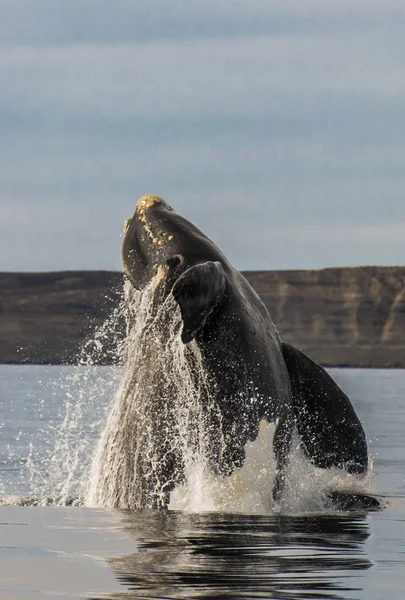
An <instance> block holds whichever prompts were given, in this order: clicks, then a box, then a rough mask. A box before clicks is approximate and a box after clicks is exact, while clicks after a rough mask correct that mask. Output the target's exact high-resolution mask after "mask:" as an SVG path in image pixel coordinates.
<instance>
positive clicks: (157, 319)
mask: <svg viewBox="0 0 405 600" xmlns="http://www.w3.org/2000/svg"><path fill="white" fill-rule="evenodd" d="M153 295H154V282H152V283H151V285H150V286H149V287H148V288H147V289H146V290H144V291H143V292H142V293H141V292H137V291H135V290H133V288H131V286H129V285H128V286H127V289H126V311H127V320H128V324H129V327H128V337H127V347H126V366H125V375H124V380H123V383H122V385H121V388H120V390H119V392H118V395H117V397H116V401H115V404H114V406H113V408H112V410H111V413H110V416H109V419H108V422H107V426H106V428H105V431H104V433H103V436H102V438H101V441H100V444H99V447H98V450H97V454H96V457H95V461H94V465H93V470H92V476H91V484H90V488H89V493H88V495H87V498H86V502H87V503H89V504H90V505H93V506H115V507H117V506H118V507H125V508H126V507H131V508H136V507H139V506H144V505H145V502H146V504H147V505H152V506H163V505H164V504H165V503H166V502H167V494H168V492H169V491H170V488H171V487H173V485H174V484H175V483H176V482H177V481H178V479H179V477H183V473H184V477H185V479H186V481H188V480H189V477H190V474H191V472H192V470H193V468H194V466H195V465H196V464H198V465H199V466H200V468H201V469H202V471H207V472H208V471H209V466H208V463H209V455H210V452H211V450H212V448H211V446H212V444H213V443H214V444H218V445H221V444H222V440H221V436H220V433H219V432H220V431H221V429H220V427H218V428H217V431H216V434H215V435H213V431H212V430H211V429H210V426H211V427H212V423H214V422H217V423H218V424H219V422H220V414H219V411H218V409H217V407H216V406H215V405H214V404H213V403H212V402H211V401H210V397H209V394H208V393H207V390H208V387H209V382H208V380H207V375H206V373H205V371H204V368H203V365H202V359H201V355H200V352H199V349H198V346H197V345H196V343H195V342H192V343H191V344H189V345H187V346H185V345H184V344H183V343H182V342H181V339H180V332H181V316H180V310H179V308H178V306H177V304H176V303H175V301H174V299H173V298H172V297H171V296H169V297H168V298H167V299H166V300H165V302H164V303H163V305H162V306H161V307H159V309H158V311H157V314H156V313H155V312H154V311H155V308H154V306H153ZM167 473H169V480H168V481H166V479H167V475H166V474H167Z"/></svg>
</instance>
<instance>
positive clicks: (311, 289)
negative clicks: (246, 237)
mask: <svg viewBox="0 0 405 600" xmlns="http://www.w3.org/2000/svg"><path fill="white" fill-rule="evenodd" d="M246 276H247V278H248V280H249V282H250V283H251V285H252V286H253V287H254V288H255V289H256V291H257V293H258V294H259V295H260V296H261V298H262V300H263V301H264V303H265V304H266V306H267V308H268V309H269V312H270V314H271V315H272V317H273V320H274V322H275V323H276V325H277V327H278V329H279V331H280V334H281V335H282V337H283V338H284V339H285V340H286V341H289V342H291V343H293V344H294V345H296V346H297V347H300V348H301V349H302V350H304V351H305V352H306V353H308V354H309V355H310V356H311V357H313V358H314V359H315V360H317V361H319V362H321V363H322V364H325V365H348V366H354V365H356V366H370V367H371V366H382V367H400V366H405V267H356V268H342V269H322V270H319V271H257V272H252V271H251V272H249V273H246Z"/></svg>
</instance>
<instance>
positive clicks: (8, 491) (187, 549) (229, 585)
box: [0, 366, 405, 600]
mask: <svg viewBox="0 0 405 600" xmlns="http://www.w3.org/2000/svg"><path fill="white" fill-rule="evenodd" d="M120 376H121V373H120V370H119V369H117V368H113V367H100V368H98V367H91V368H88V369H86V368H83V367H82V368H76V369H73V368H69V367H64V368H57V367H53V368H51V367H17V366H13V367H10V366H0V504H2V505H1V506H0V557H1V560H0V598H4V599H7V600H16V599H18V600H25V599H28V598H30V599H31V598H44V599H47V598H61V597H62V598H94V599H95V598H117V599H119V598H122V599H123V598H125V599H130V598H218V599H219V598H234V599H239V598H289V599H293V598H297V599H299V598H306V599H314V598H325V599H326V598H328V599H329V598H335V599H336V598H337V599H349V598H350V599H366V598H367V599H371V600H380V599H382V598H383V599H393V600H394V599H401V600H403V599H404V598H405V465H404V457H405V398H404V390H405V371H400V370H398V371H381V370H338V369H335V370H333V377H334V378H335V379H336V380H337V381H338V383H339V384H340V386H341V387H342V388H343V389H344V390H345V391H346V392H347V393H348V395H349V396H350V397H351V399H352V401H353V403H354V405H355V407H356V410H357V412H358V414H359V415H360V417H361V418H362V420H363V421H364V424H365V428H366V431H367V436H368V438H369V440H370V450H371V454H372V456H373V457H374V484H375V486H376V489H377V491H378V494H379V495H380V496H382V497H383V501H384V504H385V507H384V510H383V511H381V512H379V513H369V514H363V513H327V512H325V511H323V512H317V513H313V512H312V513H309V512H308V511H306V510H305V506H303V510H302V512H300V513H299V514H288V510H287V511H286V514H275V513H272V512H269V513H268V514H264V515H259V514H230V513H221V512H209V513H198V512H197V513H196V512H194V513H187V512H181V511H174V510H169V511H162V512H158V511H118V510H115V511H114V510H102V509H92V508H86V507H83V506H70V507H67V506H32V503H33V502H34V500H33V499H34V498H35V499H38V498H40V499H42V502H43V503H46V501H47V500H46V499H48V502H49V501H51V500H52V501H53V502H55V501H56V502H60V503H63V502H65V501H66V499H67V498H70V499H72V498H73V499H74V498H77V497H78V496H80V495H81V494H82V493H83V490H84V488H85V487H86V485H87V478H88V471H89V465H90V462H91V456H92V452H93V451H94V447H95V444H96V442H97V439H98V437H99V435H100V431H101V429H102V427H103V425H104V424H105V418H106V412H107V409H108V405H109V403H110V401H111V399H112V397H113V395H114V391H115V390H116V388H117V386H118V382H119V379H120ZM303 477H304V474H303ZM316 493H317V489H316V482H315V483H314V489H313V494H314V495H316ZM22 501H24V502H25V503H28V504H31V506H19V504H20V503H21V502H22Z"/></svg>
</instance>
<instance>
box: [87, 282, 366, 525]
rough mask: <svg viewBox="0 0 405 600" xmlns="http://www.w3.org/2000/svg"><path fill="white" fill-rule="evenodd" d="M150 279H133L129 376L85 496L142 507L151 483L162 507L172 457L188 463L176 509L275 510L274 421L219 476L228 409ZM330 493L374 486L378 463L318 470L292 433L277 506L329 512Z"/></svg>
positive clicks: (174, 496)
mask: <svg viewBox="0 0 405 600" xmlns="http://www.w3.org/2000/svg"><path fill="white" fill-rule="evenodd" d="M153 286H154V283H153V282H152V284H151V285H150V286H149V287H148V289H146V290H145V291H144V292H142V293H140V292H136V291H134V290H133V289H132V288H131V286H130V285H129V284H128V285H127V289H126V311H127V319H128V322H129V324H130V326H129V329H128V338H127V346H126V366H125V374H124V380H123V382H122V385H121V388H120V390H119V392H118V394H117V397H116V400H115V403H114V405H113V407H112V410H111V412H110V416H109V418H108V422H107V425H106V428H105V430H104V433H103V435H102V438H101V440H100V443H99V446H98V450H97V453H96V456H95V460H94V463H93V469H92V474H91V478H90V487H89V491H88V494H87V496H86V503H87V504H89V505H92V506H111V507H124V508H125V507H130V508H136V507H139V506H144V505H145V497H146V496H145V493H146V492H145V490H147V491H149V492H150V491H152V495H153V496H154V498H155V500H154V501H153V502H152V503H150V504H149V506H162V505H164V504H165V503H166V502H167V501H168V491H169V490H168V487H166V485H165V484H162V474H163V473H164V472H165V469H167V468H170V464H171V461H173V460H174V461H177V462H178V463H180V465H181V467H182V469H181V470H182V477H181V480H180V478H176V473H175V474H174V479H172V480H170V481H169V486H170V488H172V487H174V488H175V489H174V490H173V491H172V492H171V495H170V505H169V507H170V508H171V509H175V510H184V511H189V512H201V511H229V512H245V513H250V514H255V513H256V514H263V513H268V512H269V511H271V510H273V506H272V500H271V498H272V486H273V480H274V476H275V461H274V457H273V450H272V438H273V434H274V425H269V424H268V423H265V422H262V423H261V426H260V432H259V436H258V438H257V440H256V441H255V442H252V443H250V444H248V445H247V448H246V450H247V452H246V460H245V462H244V465H243V467H242V468H240V469H236V470H235V472H234V473H233V474H232V475H231V476H229V477H226V478H224V477H220V476H216V475H214V474H213V472H212V469H211V468H210V454H211V450H212V448H211V447H212V445H213V444H216V445H218V446H221V445H223V439H222V436H221V434H220V431H221V427H220V420H221V416H220V414H219V412H218V411H217V408H216V406H215V405H214V404H212V402H210V395H209V380H208V377H207V374H206V372H205V371H204V367H203V363H202V359H201V355H200V352H199V349H198V346H197V345H196V343H195V342H192V343H191V344H189V345H187V346H185V345H184V344H183V343H182V342H181V337H180V330H181V315H180V311H179V309H178V306H177V304H176V303H175V302H174V300H173V298H172V297H171V296H170V297H169V298H167V299H166V301H165V302H164V304H163V305H162V306H161V307H160V308H159V311H158V313H157V316H154V315H155V313H154V310H155V309H154V307H153V294H154V287H153ZM207 400H208V401H207ZM215 424H216V432H215V435H213V431H212V429H213V427H215ZM220 455H221V449H220V448H219V449H217V452H216V456H220ZM163 479H164V478H163ZM329 490H340V491H343V492H360V493H361V492H363V493H366V492H368V493H370V492H371V491H374V489H373V483H372V475H371V470H370V473H369V475H367V476H366V477H363V478H361V477H356V476H351V475H349V474H347V473H344V472H342V471H341V470H339V469H329V470H324V469H317V468H315V467H314V466H312V465H311V464H310V463H309V461H308V460H307V459H306V458H305V457H304V456H303V454H302V452H301V450H300V443H299V440H298V439H295V440H294V443H293V451H292V454H291V460H290V464H289V469H288V475H287V483H286V490H285V493H284V497H283V501H282V505H281V507H279V509H281V510H282V511H283V512H303V511H319V510H324V509H325V506H327V492H328V491H329ZM146 505H148V501H146Z"/></svg>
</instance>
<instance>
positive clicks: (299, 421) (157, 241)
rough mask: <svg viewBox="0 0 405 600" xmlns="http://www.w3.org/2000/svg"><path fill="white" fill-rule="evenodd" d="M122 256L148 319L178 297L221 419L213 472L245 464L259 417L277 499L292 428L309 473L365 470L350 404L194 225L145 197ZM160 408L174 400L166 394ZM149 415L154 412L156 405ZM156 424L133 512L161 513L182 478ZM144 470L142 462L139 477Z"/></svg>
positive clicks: (215, 423)
mask: <svg viewBox="0 0 405 600" xmlns="http://www.w3.org/2000/svg"><path fill="white" fill-rule="evenodd" d="M122 258H123V266H124V271H125V274H126V276H127V278H128V280H129V282H130V284H131V285H132V286H133V287H134V288H135V289H136V290H139V291H142V290H144V289H145V288H146V287H147V286H150V285H151V284H152V285H153V308H152V316H153V315H155V316H156V315H157V314H158V312H159V310H160V307H161V306H162V305H163V304H164V303H165V302H166V301H167V299H168V298H172V299H174V301H175V304H176V305H177V306H178V307H179V309H180V312H181V332H180V331H179V335H181V341H182V343H183V344H185V345H189V344H197V346H198V350H199V353H200V356H201V360H202V363H203V366H204V370H205V372H206V373H207V382H208V384H207V386H206V389H205V391H204V394H206V396H207V399H208V398H209V399H210V400H209V401H210V402H213V403H214V404H215V406H216V407H217V413H215V414H217V415H218V414H219V418H218V417H216V418H215V419H213V420H212V423H209V424H208V427H207V431H208V432H209V433H208V434H209V435H210V436H212V443H211V444H210V456H209V463H210V468H211V470H212V472H213V473H216V474H221V475H223V476H227V475H230V474H231V473H232V472H233V471H234V469H235V468H237V467H240V466H242V464H243V461H244V458H245V446H246V444H247V442H248V441H252V440H254V439H255V438H256V437H257V435H258V430H259V424H260V422H261V421H262V420H266V421H268V422H275V423H276V426H275V433H274V438H273V451H274V455H275V459H276V476H275V481H274V485H273V499H274V501H276V502H277V501H279V500H280V498H281V496H282V493H283V489H284V483H285V477H286V469H287V466H288V461H289V454H290V449H291V441H292V436H293V433H294V431H297V433H298V436H299V438H300V443H301V447H302V450H303V452H304V453H305V454H306V455H307V457H308V459H309V460H310V461H311V462H312V463H313V464H314V465H315V466H317V467H320V468H324V469H326V468H330V467H337V468H340V469H342V470H344V471H346V472H348V473H350V474H365V473H366V471H367V467H368V455H367V443H366V438H365V433H364V430H363V427H362V425H361V423H360V421H359V419H358V417H357V415H356V413H355V411H354V409H353V406H352V404H351V402H350V400H349V398H348V397H347V396H346V394H344V392H343V391H342V390H341V389H340V388H339V387H338V385H337V384H336V383H335V382H334V381H333V380H332V378H331V377H330V376H329V374H328V373H327V372H326V371H325V370H324V369H323V368H322V367H321V366H320V365H318V364H316V363H315V362H314V361H312V360H311V359H310V358H308V357H307V356H305V355H304V354H303V353H302V352H301V351H299V350H298V349H296V348H294V347H293V346H292V345H290V344H288V343H286V342H283V341H282V340H281V339H280V336H279V334H278V332H277V329H276V327H275V325H274V323H273V321H272V319H271V317H270V314H269V312H268V310H267V308H266V307H265V305H264V304H263V302H262V301H261V300H260V298H259V297H258V295H257V294H256V292H255V291H254V290H253V289H252V287H251V286H250V285H249V283H248V282H247V281H246V279H245V278H244V277H243V276H242V274H241V273H239V272H238V271H237V270H236V269H235V268H234V267H233V266H232V265H231V264H230V263H229V261H228V260H227V259H226V257H225V256H224V255H223V253H222V252H221V251H220V250H219V249H218V248H217V247H216V245H215V244H214V243H213V242H212V241H211V240H210V239H208V238H207V237H206V236H205V235H204V234H203V233H202V232H201V231H200V230H199V229H198V228H197V227H196V226H195V225H193V224H192V223H191V222H189V221H188V220H187V219H185V218H184V217H182V216H181V215H180V214H178V213H176V212H175V211H174V210H173V208H172V207H171V206H170V205H169V204H168V203H167V202H165V201H164V200H163V199H162V198H159V197H156V196H143V197H142V198H141V199H140V200H139V201H138V203H137V206H136V209H135V213H134V216H133V217H132V218H130V219H128V220H127V221H126V223H125V227H124V241H123V249H122ZM135 318H136V317H135ZM162 327H163V325H162ZM145 360H147V357H145ZM148 401H149V400H148V398H145V402H148ZM159 401H161V402H170V390H169V392H167V390H166V392H165V394H164V395H162V398H161V400H159ZM207 401H208V400H207ZM151 410H153V411H157V412H158V407H156V402H154V403H153V407H152V405H151ZM156 419H157V420H156V426H155V429H154V430H153V431H154V433H153V435H154V441H153V443H155V445H156V455H157V456H160V457H161V468H160V469H159V471H158V475H155V479H156V477H158V479H159V481H158V482H156V481H154V482H152V483H153V484H152V483H148V481H146V479H145V481H144V482H143V483H142V485H141V486H140V487H139V489H140V490H141V491H140V497H139V498H138V500H137V507H164V506H167V504H168V500H169V495H168V494H169V492H170V491H171V490H172V489H173V488H174V486H175V484H176V482H179V481H181V478H182V468H183V465H182V462H181V459H180V458H179V457H178V456H177V455H176V452H175V451H174V450H172V449H171V447H170V444H168V443H167V430H168V428H170V424H168V423H164V422H160V421H159V419H158V417H156ZM163 429H165V436H164V440H165V441H164V443H163V441H162V440H163V437H162V436H161V431H162V430H163ZM218 432H219V433H220V435H221V444H218V443H217V442H216V439H217V436H218ZM147 471H148V465H143V468H142V469H141V470H140V471H139V473H140V476H142V473H145V472H147ZM156 483H158V484H159V485H158V486H157V485H156ZM158 488H160V489H164V490H165V494H164V495H163V496H162V494H156V489H158Z"/></svg>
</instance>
